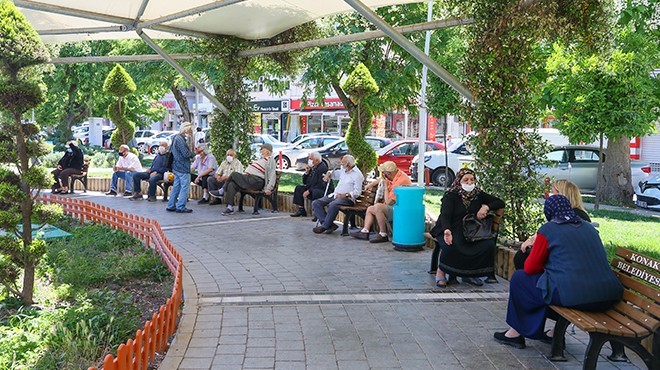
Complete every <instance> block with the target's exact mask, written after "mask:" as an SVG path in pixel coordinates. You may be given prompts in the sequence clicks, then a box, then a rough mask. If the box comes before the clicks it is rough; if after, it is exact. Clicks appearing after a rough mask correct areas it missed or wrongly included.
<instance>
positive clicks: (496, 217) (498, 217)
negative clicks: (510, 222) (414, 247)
mask: <svg viewBox="0 0 660 370" xmlns="http://www.w3.org/2000/svg"><path fill="white" fill-rule="evenodd" d="M502 216H504V208H500V209H498V210H495V211H493V228H492V230H493V234H494V235H495V237H496V238H497V233H498V232H499V230H500V222H501V221H502ZM438 217H440V216H438ZM424 237H425V238H426V239H429V240H431V241H433V243H435V242H437V241H438V239H436V238H434V237H433V235H431V233H429V232H425V233H424Z"/></svg>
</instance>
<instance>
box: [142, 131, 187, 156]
mask: <svg viewBox="0 0 660 370" xmlns="http://www.w3.org/2000/svg"><path fill="white" fill-rule="evenodd" d="M178 133H179V131H161V132H160V133H158V134H156V135H153V136H152V137H150V138H149V139H148V140H147V141H146V142H145V143H144V145H143V146H142V147H143V148H144V150H148V151H149V153H151V154H154V155H155V154H157V153H158V146H160V142H161V141H166V142H167V144H169V145H172V136H174V135H176V134H178Z"/></svg>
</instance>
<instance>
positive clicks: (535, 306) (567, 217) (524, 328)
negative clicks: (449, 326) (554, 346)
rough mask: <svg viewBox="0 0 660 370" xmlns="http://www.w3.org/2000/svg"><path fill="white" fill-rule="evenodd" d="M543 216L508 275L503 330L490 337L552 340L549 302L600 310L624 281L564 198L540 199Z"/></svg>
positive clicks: (514, 341)
mask: <svg viewBox="0 0 660 370" xmlns="http://www.w3.org/2000/svg"><path fill="white" fill-rule="evenodd" d="M543 212H544V213H545V218H546V220H547V221H548V222H546V223H545V224H544V225H543V226H541V228H540V229H539V230H538V232H537V234H536V240H535V241H534V246H533V248H532V252H531V253H530V255H529V257H528V258H527V260H526V261H525V268H524V270H517V271H516V272H515V273H514V274H513V276H512V277H511V283H510V288H509V306H508V308H507V315H506V322H507V323H508V324H509V325H510V326H511V328H510V329H509V330H507V331H503V332H499V333H495V340H496V341H498V342H500V343H503V344H507V345H510V346H513V347H517V348H525V337H526V338H530V339H537V340H542V341H546V342H550V341H551V336H550V335H549V334H548V332H550V331H548V332H544V331H543V330H544V328H545V319H546V315H547V312H548V306H549V305H556V306H562V307H571V308H576V309H579V310H583V311H605V310H607V309H609V308H610V307H611V306H612V305H613V304H614V303H615V302H617V301H619V300H620V299H621V296H622V294H623V287H622V286H621V283H619V280H617V278H616V276H615V275H614V272H612V269H611V268H610V266H609V264H608V261H607V255H606V254H605V248H604V247H603V243H602V242H601V240H600V237H599V235H598V232H597V231H596V229H594V227H593V226H591V224H590V223H588V222H585V221H584V220H582V219H581V218H580V217H578V216H577V215H576V214H575V211H574V210H573V207H572V206H571V203H570V202H569V200H568V198H566V197H565V196H563V195H560V194H556V195H552V196H550V197H548V199H547V200H546V201H545V205H544V209H543Z"/></svg>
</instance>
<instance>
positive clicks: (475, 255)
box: [431, 168, 504, 287]
mask: <svg viewBox="0 0 660 370" xmlns="http://www.w3.org/2000/svg"><path fill="white" fill-rule="evenodd" d="M475 182H476V178H475V175H474V171H472V170H471V169H469V168H462V169H461V170H459V171H458V173H457V174H456V179H455V180H454V183H453V184H452V186H451V188H450V189H449V191H447V192H446V193H445V195H444V196H443V197H442V206H441V208H440V216H439V217H438V221H437V222H436V224H435V227H434V228H433V229H432V230H431V235H433V236H434V237H435V238H436V239H437V240H438V241H437V243H436V247H435V250H434V251H433V257H432V258H433V260H432V261H431V271H433V270H436V269H437V271H436V276H435V281H436V285H437V286H439V287H444V286H447V283H450V282H456V281H457V280H456V277H457V276H460V277H462V278H463V281H464V282H466V283H468V284H472V285H477V286H480V285H483V281H482V280H481V279H480V277H482V276H487V277H488V279H487V280H486V282H489V283H490V282H492V283H496V282H497V279H495V269H494V262H495V239H487V240H479V241H475V242H468V241H467V240H465V237H464V236H463V217H465V215H467V214H474V215H476V217H477V218H478V219H482V218H484V217H486V214H487V213H488V212H489V211H491V210H492V211H496V210H498V209H500V208H504V202H503V201H502V200H501V199H499V198H497V197H494V196H492V195H490V194H487V193H486V192H485V191H483V190H481V189H480V188H478V187H477V186H476V185H475ZM438 254H439V255H440V256H439V258H438ZM446 274H449V276H450V278H449V280H448V279H447V276H446Z"/></svg>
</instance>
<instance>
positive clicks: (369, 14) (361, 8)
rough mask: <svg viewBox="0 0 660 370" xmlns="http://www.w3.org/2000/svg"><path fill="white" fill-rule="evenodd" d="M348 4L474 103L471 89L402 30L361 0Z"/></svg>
mask: <svg viewBox="0 0 660 370" xmlns="http://www.w3.org/2000/svg"><path fill="white" fill-rule="evenodd" d="M344 1H345V2H346V3H347V4H348V5H350V6H351V7H352V8H353V9H355V10H356V11H357V12H358V13H360V14H362V16H364V17H365V18H367V19H368V20H369V21H370V22H372V23H373V24H374V25H375V26H376V27H378V28H379V29H380V30H382V31H383V32H384V33H385V34H386V35H387V36H389V37H390V38H391V39H392V41H394V42H396V43H397V44H398V45H399V46H401V47H402V48H403V49H405V50H406V51H407V52H408V53H410V55H412V56H413V57H414V58H415V59H417V60H418V61H419V62H420V63H422V64H424V65H425V66H427V67H428V68H429V69H430V70H431V72H433V73H434V74H435V75H436V76H438V77H440V79H442V80H443V81H445V82H446V83H447V84H448V85H449V86H450V87H451V88H452V89H454V90H456V91H457V92H458V93H459V94H461V95H463V96H464V97H465V99H467V100H468V101H469V102H470V103H474V96H473V95H472V93H471V92H470V90H469V89H468V88H467V87H466V86H464V85H463V84H462V83H461V82H460V81H458V79H456V77H454V76H452V75H451V74H450V73H449V72H447V70H445V69H444V68H442V67H441V66H440V65H439V64H438V63H436V62H435V61H434V60H433V59H431V58H429V56H428V55H426V54H424V53H423V52H422V51H421V50H419V48H417V46H415V44H413V43H412V42H410V40H408V39H407V38H405V37H404V36H403V35H402V34H401V33H400V32H398V31H397V30H395V29H394V28H393V27H392V26H390V25H389V24H388V23H387V22H385V21H384V20H383V19H382V18H381V17H379V16H378V14H376V13H375V12H374V11H373V10H371V9H370V8H369V7H367V6H366V5H364V4H363V3H362V2H361V1H359V0H344Z"/></svg>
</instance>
